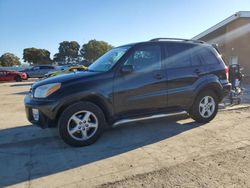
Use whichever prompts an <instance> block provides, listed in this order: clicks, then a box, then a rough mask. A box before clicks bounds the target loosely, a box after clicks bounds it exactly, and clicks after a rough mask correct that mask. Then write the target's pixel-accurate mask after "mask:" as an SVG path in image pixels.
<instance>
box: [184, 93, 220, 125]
mask: <svg viewBox="0 0 250 188" xmlns="http://www.w3.org/2000/svg"><path fill="white" fill-rule="evenodd" d="M217 112H218V99H217V96H216V94H215V93H214V92H212V91H208V90H207V91H204V92H202V93H200V94H199V95H198V96H197V98H196V100H195V102H194V104H193V106H192V108H191V110H190V112H189V114H190V116H191V118H193V119H194V120H195V121H197V122H199V123H207V122H209V121H211V120H212V119H214V117H215V116H216V114H217Z"/></svg>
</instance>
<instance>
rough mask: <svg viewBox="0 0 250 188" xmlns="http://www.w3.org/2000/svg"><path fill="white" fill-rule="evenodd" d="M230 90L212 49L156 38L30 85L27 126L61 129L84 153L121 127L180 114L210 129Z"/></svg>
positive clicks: (69, 142) (187, 42)
mask: <svg viewBox="0 0 250 188" xmlns="http://www.w3.org/2000/svg"><path fill="white" fill-rule="evenodd" d="M230 89H231V84H230V83H229V82H228V68H227V66H226V65H225V63H224V62H223V60H222V58H221V56H220V54H219V53H218V50H217V49H216V48H215V47H214V46H212V45H209V44H206V43H204V42H201V41H193V40H185V39H167V38H158V39H153V40H151V41H147V42H140V43H134V44H128V45H124V46H120V47H117V48H113V49H112V50H110V51H109V52H107V53H106V54H104V55H103V56H101V57H100V58H99V59H97V60H96V61H95V62H94V63H93V64H91V65H90V66H89V67H88V69H87V70H86V71H84V72H74V73H70V74H66V75H59V76H55V77H52V78H48V79H45V80H41V81H38V82H36V83H34V84H33V85H32V88H31V90H30V93H29V94H28V95H27V96H26V97H25V106H26V114H27V118H28V120H29V121H30V122H31V123H33V124H36V125H39V126H40V127H43V128H45V127H53V126H58V129H59V133H60V135H61V137H62V139H63V140H64V141H65V142H66V143H67V144H70V145H72V146H85V145H89V144H92V143H94V142H95V141H96V140H97V139H98V138H99V137H100V135H101V134H102V133H103V131H104V129H105V128H107V127H111V126H116V125H118V124H120V123H124V122H130V121H136V120H142V119H149V118H156V117H163V116H164V115H166V116H167V115H171V114H178V113H181V112H183V111H186V112H188V113H189V114H190V116H191V117H192V118H193V119H194V120H196V121H197V122H202V123H206V122H209V121H211V120H212V119H213V118H214V117H215V115H216V113H217V111H218V103H219V102H220V101H221V100H222V99H223V97H224V96H225V95H227V93H228V92H229V91H230Z"/></svg>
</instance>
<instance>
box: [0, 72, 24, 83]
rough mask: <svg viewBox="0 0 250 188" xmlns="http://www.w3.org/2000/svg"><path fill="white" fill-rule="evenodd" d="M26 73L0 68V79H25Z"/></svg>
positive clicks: (17, 80) (19, 80) (18, 80)
mask: <svg viewBox="0 0 250 188" xmlns="http://www.w3.org/2000/svg"><path fill="white" fill-rule="evenodd" d="M26 79H27V75H26V73H24V72H18V71H9V70H0V81H16V82H21V81H22V80H26Z"/></svg>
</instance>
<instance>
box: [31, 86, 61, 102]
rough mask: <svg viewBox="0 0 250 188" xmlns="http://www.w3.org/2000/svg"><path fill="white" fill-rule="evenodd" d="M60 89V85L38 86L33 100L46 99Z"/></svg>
mask: <svg viewBox="0 0 250 188" xmlns="http://www.w3.org/2000/svg"><path fill="white" fill-rule="evenodd" d="M60 87H61V83H53V84H46V85H43V86H39V87H38V88H36V89H35V92H34V97H35V98H46V97H48V96H49V95H51V94H52V93H54V92H56V91H57V90H59V89H60Z"/></svg>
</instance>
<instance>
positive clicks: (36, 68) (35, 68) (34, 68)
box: [32, 67, 40, 71]
mask: <svg viewBox="0 0 250 188" xmlns="http://www.w3.org/2000/svg"><path fill="white" fill-rule="evenodd" d="M39 69H40V67H33V68H32V70H34V71H37V70H39Z"/></svg>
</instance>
